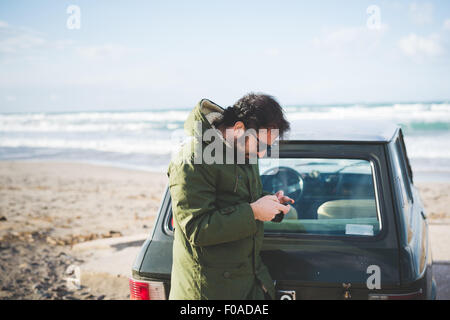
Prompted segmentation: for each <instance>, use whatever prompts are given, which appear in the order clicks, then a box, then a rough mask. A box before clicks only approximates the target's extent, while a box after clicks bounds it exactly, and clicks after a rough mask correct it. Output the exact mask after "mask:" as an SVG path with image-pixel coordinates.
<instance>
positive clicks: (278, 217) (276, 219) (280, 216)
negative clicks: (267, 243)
mask: <svg viewBox="0 0 450 320" xmlns="http://www.w3.org/2000/svg"><path fill="white" fill-rule="evenodd" d="M287 204H289V202H285V203H283V205H284V206H285V205H287ZM286 214H287V213H286ZM284 216H285V214H284V213H283V212H280V213H277V214H276V215H275V217H274V218H273V219H272V220H270V221H272V222H281V221H283V219H284Z"/></svg>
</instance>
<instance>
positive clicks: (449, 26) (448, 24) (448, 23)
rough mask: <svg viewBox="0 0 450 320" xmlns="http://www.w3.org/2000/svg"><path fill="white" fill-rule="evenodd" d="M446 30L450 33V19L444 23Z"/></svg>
mask: <svg viewBox="0 0 450 320" xmlns="http://www.w3.org/2000/svg"><path fill="white" fill-rule="evenodd" d="M443 27H444V30H448V31H450V19H447V20H445V21H444V26H443Z"/></svg>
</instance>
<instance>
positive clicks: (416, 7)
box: [409, 2, 433, 25]
mask: <svg viewBox="0 0 450 320" xmlns="http://www.w3.org/2000/svg"><path fill="white" fill-rule="evenodd" d="M409 16H410V18H411V19H412V21H413V22H414V23H415V24H418V25H424V24H428V23H431V22H433V5H432V4H431V3H416V2H413V3H411V4H410V5H409Z"/></svg>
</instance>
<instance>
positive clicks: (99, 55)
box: [76, 44, 136, 60]
mask: <svg viewBox="0 0 450 320" xmlns="http://www.w3.org/2000/svg"><path fill="white" fill-rule="evenodd" d="M76 51H77V53H78V55H79V56H80V57H82V58H85V59H87V60H104V59H111V60H119V59H121V58H123V57H124V56H126V55H128V54H130V53H133V52H135V51H136V50H135V49H131V48H128V47H125V46H121V45H117V44H105V45H99V46H81V47H78V48H77V49H76Z"/></svg>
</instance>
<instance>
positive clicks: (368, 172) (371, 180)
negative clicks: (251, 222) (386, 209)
mask: <svg viewBox="0 0 450 320" xmlns="http://www.w3.org/2000/svg"><path fill="white" fill-rule="evenodd" d="M259 169H260V174H261V182H262V184H263V189H264V191H268V192H272V193H275V192H277V191H279V190H283V191H284V194H285V195H287V196H289V197H290V198H292V199H294V200H295V203H294V204H292V205H291V210H290V211H289V212H288V213H287V214H286V216H285V217H284V219H283V221H282V222H280V223H276V222H270V221H269V222H265V224H264V228H265V232H266V233H267V234H270V233H277V234H279V233H281V234H314V235H324V236H375V235H376V234H378V233H379V232H380V230H381V219H380V214H379V204H378V197H377V192H376V190H375V189H376V183H375V181H376V179H375V176H374V168H373V164H372V163H371V162H370V161H369V160H365V159H329V158H314V159H313V158H281V159H260V161H259Z"/></svg>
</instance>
